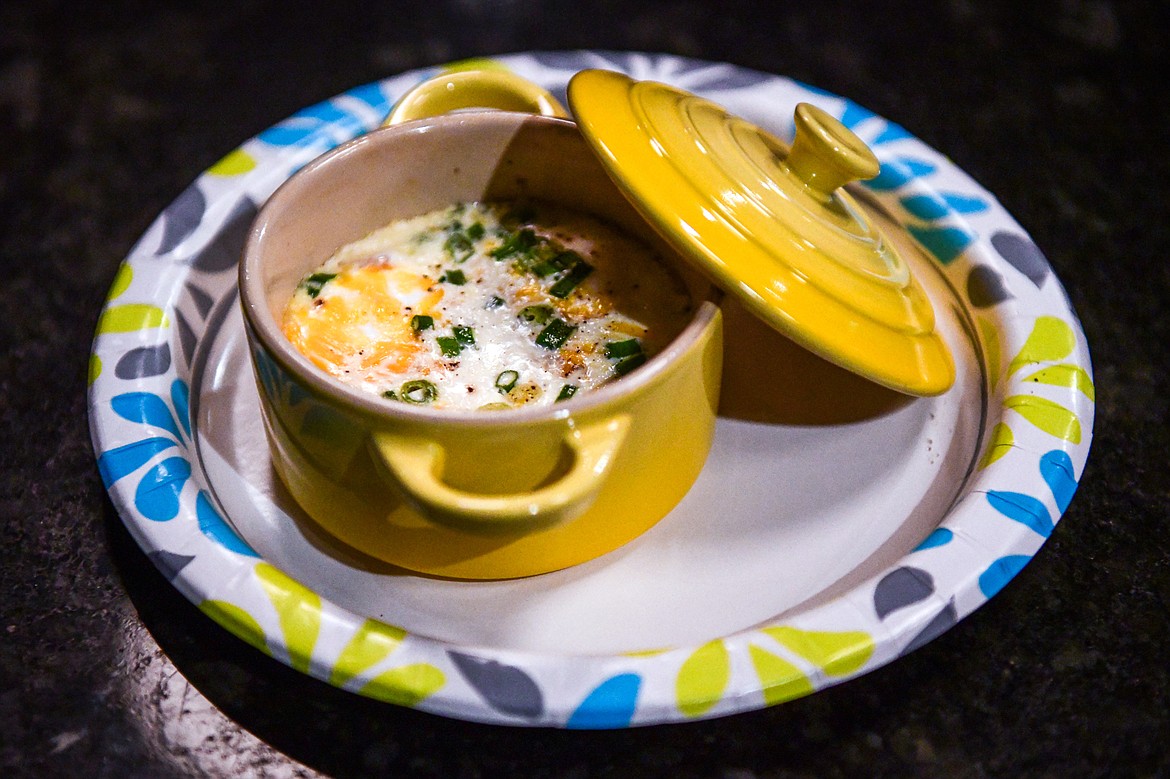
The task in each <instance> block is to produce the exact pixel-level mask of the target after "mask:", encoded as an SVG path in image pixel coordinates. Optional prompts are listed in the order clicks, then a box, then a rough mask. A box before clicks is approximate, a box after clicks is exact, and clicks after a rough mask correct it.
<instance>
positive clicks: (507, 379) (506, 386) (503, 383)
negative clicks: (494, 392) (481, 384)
mask: <svg viewBox="0 0 1170 779" xmlns="http://www.w3.org/2000/svg"><path fill="white" fill-rule="evenodd" d="M518 381H520V374H519V373H518V372H516V371H504V372H503V373H501V374H500V375H499V376H497V377H496V389H498V390H499V391H500V392H502V393H505V394H507V393H508V392H511V391H512V388H513V387H515V386H516V382H518Z"/></svg>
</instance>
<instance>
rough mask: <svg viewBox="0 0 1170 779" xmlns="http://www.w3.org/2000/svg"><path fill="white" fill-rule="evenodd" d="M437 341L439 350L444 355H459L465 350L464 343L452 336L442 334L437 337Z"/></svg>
mask: <svg viewBox="0 0 1170 779" xmlns="http://www.w3.org/2000/svg"><path fill="white" fill-rule="evenodd" d="M435 343H437V344H438V345H439V351H440V352H442V353H443V356H444V357H458V356H459V353H460V352H462V351H463V344H461V343H459V341H458V340H456V339H454V338H451V337H450V336H446V335H441V336H439V337H438V338H436V339H435Z"/></svg>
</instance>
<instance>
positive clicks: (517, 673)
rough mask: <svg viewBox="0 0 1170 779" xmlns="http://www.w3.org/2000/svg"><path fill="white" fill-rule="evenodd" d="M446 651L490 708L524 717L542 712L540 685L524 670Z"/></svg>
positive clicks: (530, 716)
mask: <svg viewBox="0 0 1170 779" xmlns="http://www.w3.org/2000/svg"><path fill="white" fill-rule="evenodd" d="M447 654H448V655H449V656H450V657H451V660H452V661H453V662H454V663H455V667H456V668H458V669H459V672H460V673H461V674H463V678H465V679H466V680H467V683H468V684H470V685H471V686H472V687H473V688H474V689H475V691H476V692H478V693H479V694H480V695H482V696H483V699H484V700H485V701H487V703H488V705H489V706H491V707H492V708H493V709H495V710H497V711H501V712H504V713H505V714H514V715H516V716H518V717H524V718H526V719H534V718H536V717H539V716H540V715H541V714H542V713H544V697H543V696H542V695H541V693H540V688H539V687H537V685H536V682H534V681H533V680H532V677H530V676H529V675H528V674H526V673H525V672H524V671H522V670H520V669H519V668H516V667H514V666H510V665H504V664H503V663H500V662H497V661H495V660H485V659H483V658H480V657H474V656H472V655H466V654H463V653H461V652H448V653H447Z"/></svg>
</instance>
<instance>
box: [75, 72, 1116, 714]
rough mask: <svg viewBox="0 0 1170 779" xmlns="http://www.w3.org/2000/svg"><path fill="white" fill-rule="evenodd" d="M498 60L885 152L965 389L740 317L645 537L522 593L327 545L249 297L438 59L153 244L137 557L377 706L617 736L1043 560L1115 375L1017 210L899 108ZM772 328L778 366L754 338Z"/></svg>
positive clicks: (733, 708) (770, 88) (125, 301)
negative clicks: (300, 220) (899, 379)
mask: <svg viewBox="0 0 1170 779" xmlns="http://www.w3.org/2000/svg"><path fill="white" fill-rule="evenodd" d="M476 64H478V65H480V66H483V65H488V66H491V67H500V68H507V69H511V70H513V71H515V72H517V73H519V74H520V75H523V76H525V77H527V78H529V79H531V80H533V81H536V82H537V83H539V84H541V85H543V86H545V87H547V88H548V89H550V90H552V91H553V92H554V93H555V94H557V95H558V96H561V97H563V95H564V88H565V85H566V83H567V82H568V79H569V77H570V76H571V75H572V74H573V73H575V72H576V71H578V70H580V69H583V68H590V67H602V68H611V69H614V70H618V71H621V72H624V73H627V74H629V75H630V76H632V77H634V78H638V79H653V80H657V81H662V82H665V83H670V84H674V85H677V86H679V87H682V88H684V89H687V90H689V91H692V92H694V93H696V94H699V95H701V96H703V97H706V98H709V99H711V100H713V101H715V102H716V103H719V104H721V105H723V106H725V107H726V108H727V109H728V110H729V111H731V112H733V113H736V114H738V115H741V116H743V117H745V118H747V119H748V120H750V121H752V122H754V123H756V124H759V125H761V126H763V127H765V128H767V129H769V130H771V131H772V132H773V133H775V134H777V135H778V136H780V137H783V138H789V139H791V137H792V133H793V128H792V126H791V121H792V115H793V109H794V107H795V105H796V103H798V102H801V101H807V102H812V103H815V104H816V105H818V106H820V107H822V108H824V109H825V110H827V111H829V112H830V113H832V114H833V115H834V116H836V117H838V118H840V119H841V121H842V122H843V123H844V124H845V125H847V126H848V127H850V128H851V129H853V130H854V132H856V133H857V134H858V135H860V136H861V137H862V138H863V139H864V140H865V141H866V142H867V143H868V144H869V145H870V146H871V147H872V148H873V149H874V151H875V153H876V154H877V156H878V158H879V159H880V160H881V163H882V172H881V174H880V175H879V176H878V177H877V178H876V179H874V180H872V181H870V182H868V183H867V184H866V185H865V187H864V188H863V189H857V190H856V194H857V195H858V196H859V197H862V198H863V199H864V200H866V201H867V202H869V203H870V204H871V205H873V206H874V207H875V209H877V210H879V211H881V212H884V213H885V214H887V216H888V218H889V219H891V220H893V221H895V222H897V223H899V224H901V225H902V226H903V227H904V228H905V231H906V233H907V234H908V235H909V236H912V239H911V238H907V239H906V240H907V242H908V243H910V244H912V247H911V252H912V253H914V254H915V255H916V257H917V259H916V261H917V262H918V263H919V266H918V267H916V269H915V270H916V273H918V274H920V275H921V277H922V278H923V280H924V284H925V286H927V287H928V294H930V295H931V297H932V299H933V301H934V302H935V307H936V310H937V311H939V312H940V327H941V328H942V330H943V332H944V333H945V334H946V335H947V337H948V339H949V340H950V342H951V343H952V345H953V346H955V347H956V349H955V350H956V353H957V359H956V363H957V367H958V374H959V375H958V379H957V381H956V385H955V387H954V388H953V389H952V390H951V391H950V392H948V393H946V394H945V395H942V396H940V397H938V398H922V399H910V398H907V397H904V396H899V395H896V394H894V393H889V392H888V391H886V390H879V389H877V388H876V387H871V386H870V385H868V384H866V383H865V382H863V381H862V380H860V379H857V378H856V377H852V376H851V375H850V374H846V373H845V372H844V371H840V370H839V369H835V368H833V367H831V366H829V365H828V364H827V363H821V362H820V361H819V360H817V359H816V358H813V357H811V355H808V354H807V353H804V352H802V351H801V350H799V349H797V348H795V347H793V346H792V345H791V344H788V343H787V342H784V341H783V339H781V338H780V337H779V336H772V337H771V340H767V338H768V336H767V335H759V334H756V335H751V334H750V330H751V327H752V321H753V320H752V318H751V317H750V316H747V315H745V314H743V313H742V312H738V313H737V312H736V311H735V310H734V308H732V309H730V310H728V311H727V312H726V313H727V316H728V320H729V333H732V334H733V335H732V337H731V338H729V339H728V342H729V345H728V351H727V371H726V372H725V383H726V388H725V393H724V403H723V407H722V408H721V412H720V419H719V422H718V425H717V429H716V436H715V445H714V448H713V450H712V454H711V458H710V460H709V462H708V464H707V467H706V468H705V469H704V471H703V473H702V475H701V476H700V478H699V481H698V482H697V483H696V485H695V487H694V488H693V489H692V490H691V492H690V493H689V494H688V495H687V497H686V498H685V499H684V500H683V502H682V503H681V504H680V505H679V506H678V507H677V508H676V509H675V511H674V512H672V513H671V514H670V515H669V516H667V517H666V518H665V519H664V520H663V521H662V522H660V523H659V524H658V525H657V526H655V527H654V528H653V529H652V530H651V531H650V532H648V533H646V534H645V535H644V536H642V537H640V538H639V539H637V540H635V541H634V542H632V543H630V544H628V545H626V546H625V547H623V548H621V549H619V550H617V551H615V552H613V553H611V554H609V555H606V556H604V557H602V558H599V559H597V560H594V561H592V562H590V563H587V564H585V565H581V566H577V567H575V568H571V569H568V570H566V571H561V572H558V573H554V574H546V575H543V576H537V577H531V578H528V579H520V580H511V581H497V582H457V581H446V580H439V579H431V578H426V577H421V576H416V575H412V574H409V573H406V572H402V571H398V570H394V569H391V568H389V567H387V566H385V565H383V564H381V563H378V562H377V561H373V560H370V559H367V558H363V557H362V556H361V555H360V554H358V553H356V552H354V551H352V550H349V549H346V548H344V547H342V546H341V545H339V544H337V543H336V542H334V541H332V540H331V539H329V538H327V537H325V536H324V535H323V534H321V533H320V532H318V531H316V530H315V529H314V527H313V526H312V524H311V523H309V522H308V521H306V520H305V519H304V518H303V517H302V516H301V515H300V513H299V512H298V510H297V509H296V507H295V505H294V504H292V502H291V501H290V500H289V498H288V496H287V495H286V494H285V493H284V492H283V491H282V489H281V488H280V486H279V484H278V482H277V481H276V479H275V477H274V476H273V473H272V471H271V468H270V466H269V464H268V460H267V450H266V448H265V443H264V439H263V433H262V431H261V427H260V423H259V420H258V416H257V406H256V404H257V402H258V401H257V398H256V390H255V387H254V382H253V378H252V375H251V371H250V368H249V367H248V363H247V360H246V350H245V348H244V344H243V333H242V324H241V317H240V314H239V308H238V300H237V290H236V262H237V258H238V256H239V252H240V249H241V247H242V245H243V242H244V237H245V234H246V232H247V229H248V226H249V224H250V222H251V220H252V218H253V216H254V215H255V213H256V211H257V207H258V205H259V204H260V203H262V202H263V201H264V199H265V198H267V197H268V195H270V194H271V193H272V191H273V190H274V189H275V188H276V187H277V186H279V185H280V183H281V182H283V181H284V180H285V179H286V178H288V176H290V175H291V174H292V173H293V172H294V171H296V170H297V169H298V168H300V167H301V166H303V165H304V164H305V163H306V162H308V161H309V160H310V159H312V158H313V157H315V156H317V155H318V154H320V153H322V152H324V151H326V150H328V149H330V148H332V147H334V146H336V145H337V144H339V143H342V142H344V141H346V140H348V139H350V138H352V137H354V136H356V135H358V134H360V133H362V132H364V131H366V130H369V129H372V128H374V127H376V126H377V125H378V124H379V123H380V122H381V120H382V119H383V117H384V116H385V115H386V114H387V112H388V111H389V108H390V106H391V105H392V104H393V103H394V101H395V100H396V99H397V98H398V96H399V95H401V94H402V93H403V92H405V91H406V89H408V88H409V87H410V86H412V85H413V84H415V83H417V82H419V81H421V80H422V79H424V78H427V77H429V76H432V75H434V74H435V73H437V72H438V71H439V70H440V69H438V68H431V69H425V70H418V71H413V72H409V73H405V74H402V75H399V76H396V77H394V78H390V79H387V80H385V81H382V82H379V83H375V84H369V85H366V86H362V87H359V88H356V89H353V90H351V91H349V92H346V93H345V94H342V95H339V96H337V97H335V98H333V99H331V100H328V101H326V102H324V103H321V104H319V105H316V106H313V107H311V108H307V109H305V110H303V111H301V112H299V113H297V114H296V115H294V116H292V117H291V118H289V119H287V120H285V121H283V122H281V123H279V124H277V125H276V126H274V127H273V128H271V129H269V130H266V131H264V132H263V133H261V134H260V135H258V136H257V137H255V138H253V139H251V140H249V141H247V142H245V143H244V144H243V145H242V146H241V147H240V148H238V149H236V150H235V151H232V152H231V153H229V154H228V155H227V156H226V157H224V158H223V159H222V160H220V161H219V162H218V163H216V164H215V165H214V166H212V168H211V169H209V170H208V171H207V172H206V173H205V174H204V175H202V176H200V177H199V178H198V179H197V180H196V181H195V182H194V183H193V184H192V185H191V186H190V187H189V188H188V189H187V190H186V191H184V192H183V193H182V194H181V195H179V197H178V199H177V200H176V201H175V202H174V203H173V204H171V205H170V206H169V207H168V208H167V209H166V210H165V211H164V212H163V213H162V214H161V216H160V217H159V219H158V220H157V221H156V222H155V223H154V224H153V225H152V226H151V228H150V229H149V230H148V231H147V232H146V234H145V235H144V236H143V237H142V239H141V240H140V241H139V242H138V243H137V245H136V246H135V247H134V248H133V250H132V251H131V252H130V255H129V256H128V257H127V259H126V261H125V262H124V263H123V264H122V266H121V268H120V269H119V271H118V275H117V277H116V279H115V281H114V284H113V287H112V289H111V291H110V296H109V301H108V302H107V304H106V308H105V310H104V312H103V314H102V316H101V319H100V321H99V324H98V329H97V335H96V338H95V341H94V347H93V355H92V358H91V370H90V399H89V406H90V423H91V430H92V435H93V442H94V448H95V450H96V452H97V455H98V467H99V470H100V471H101V475H102V478H103V480H104V482H105V484H106V486H107V488H108V490H109V493H110V497H111V499H112V501H113V503H114V505H115V506H116V508H117V510H118V511H119V513H120V515H121V516H122V519H123V521H124V522H125V524H126V526H127V527H128V528H129V530H130V532H131V533H132V535H133V536H134V537H135V539H136V540H137V542H138V543H139V544H140V545H141V546H142V548H143V549H144V550H145V551H146V553H147V554H148V555H149V556H150V558H151V559H152V560H153V561H154V562H155V564H156V565H157V566H158V567H159V569H160V570H161V571H162V572H163V573H164V574H165V575H166V576H167V578H168V579H169V580H170V581H171V582H172V583H173V584H174V586H175V587H176V588H178V589H179V590H180V591H181V592H182V593H183V594H184V595H185V596H186V597H187V598H189V599H190V600H191V601H192V602H194V603H195V604H196V605H198V607H199V608H200V609H201V610H202V611H203V612H204V613H206V614H207V615H208V616H209V617H211V618H212V619H214V620H215V621H216V622H218V623H219V624H221V625H223V626H224V627H225V628H227V629H228V630H229V631H231V632H232V633H234V634H236V635H237V636H239V637H240V638H242V639H243V640H245V641H247V642H248V643H250V644H252V645H253V646H255V647H256V648H257V649H258V650H260V651H262V652H265V653H267V654H269V655H271V656H273V657H275V658H277V659H278V660H280V661H282V662H284V663H287V664H288V665H290V666H292V667H293V668H296V669H298V670H300V671H303V672H305V673H308V674H311V675H313V676H314V677H317V678H319V679H322V680H324V681H326V682H328V683H329V684H332V685H335V686H338V687H341V688H343V689H346V690H350V691H352V692H354V693H358V694H361V695H365V696H369V697H372V698H376V699H380V700H384V701H389V702H392V703H395V704H400V705H405V706H412V707H416V708H418V709H421V710H425V711H429V712H433V713H436V714H441V715H445V716H451V717H457V718H463V719H468V720H476V721H484V722H494V723H501V724H512V725H526V726H546V727H569V728H621V727H633V726H639V725H648V724H657V723H666V722H680V721H687V720H694V719H700V718H705V717H716V716H722V715H727V714H731V713H735V712H741V711H747V710H752V709H758V708H761V707H764V706H769V705H774V704H777V703H781V702H783V701H786V700H789V699H792V698H795V697H799V696H801V695H805V694H808V693H812V692H815V691H816V690H818V689H821V688H824V687H827V686H830V685H833V684H837V683H839V682H842V681H844V680H847V679H849V678H851V677H854V676H858V675H860V674H864V673H866V672H868V671H871V670H873V669H875V668H877V667H879V666H882V665H884V664H886V663H889V662H890V661H892V660H894V659H896V658H898V657H900V656H902V655H905V654H907V653H909V652H911V651H912V650H914V649H915V648H917V647H919V646H922V645H923V644H925V643H927V642H929V641H930V640H932V639H933V638H935V637H937V636H938V635H939V634H941V633H942V632H944V631H945V630H947V629H948V628H949V627H950V626H952V625H954V624H955V623H956V622H957V621H958V620H959V619H961V618H962V617H964V616H965V615H967V614H970V613H971V612H972V611H974V610H975V609H976V608H978V607H979V606H980V605H982V604H983V603H984V602H986V601H987V599H988V598H991V597H992V596H994V595H995V594H996V593H997V592H998V591H999V590H1000V589H1001V588H1002V587H1003V586H1004V585H1005V584H1006V583H1007V582H1008V581H1009V580H1010V579H1011V578H1012V577H1013V576H1014V575H1015V574H1016V573H1017V572H1018V571H1019V570H1020V569H1021V568H1022V567H1023V566H1024V565H1025V564H1026V563H1027V562H1028V560H1029V559H1030V558H1031V557H1032V555H1034V554H1035V553H1036V551H1037V550H1038V549H1039V547H1040V546H1041V544H1043V542H1044V540H1045V539H1046V538H1047V537H1048V535H1049V534H1050V533H1051V532H1052V530H1053V528H1054V526H1055V524H1056V522H1057V521H1058V520H1059V518H1060V516H1061V514H1062V513H1063V512H1064V510H1065V509H1066V507H1067V506H1068V503H1069V501H1070V500H1071V498H1072V495H1073V493H1074V491H1075V490H1076V486H1077V481H1078V479H1079V478H1080V475H1081V473H1082V470H1083V467H1084V463H1085V458H1086V457H1087V455H1088V450H1089V444H1090V440H1091V431H1092V425H1093V393H1094V389H1093V381H1092V377H1091V368H1090V363H1089V355H1088V349H1087V346H1086V344H1085V340H1084V335H1083V333H1082V331H1081V328H1080V325H1079V323H1078V322H1077V319H1076V316H1075V314H1074V313H1073V312H1072V310H1071V309H1070V306H1069V303H1068V300H1067V298H1066V296H1065V294H1064V291H1063V289H1062V288H1061V286H1060V283H1059V282H1058V280H1057V279H1056V278H1055V276H1054V275H1053V273H1052V270H1051V268H1050V267H1049V264H1048V263H1047V261H1046V260H1045V258H1044V256H1043V255H1042V253H1041V252H1040V250H1039V249H1037V247H1036V246H1035V245H1034V243H1033V242H1032V241H1031V240H1030V239H1029V237H1028V236H1027V234H1026V233H1025V232H1024V231H1023V230H1022V229H1021V228H1020V226H1019V225H1018V224H1016V222H1015V221H1014V220H1013V219H1012V218H1011V217H1010V216H1009V215H1008V214H1007V213H1005V212H1004V210H1003V209H1002V207H1001V206H1000V205H999V204H998V203H997V202H996V201H995V199H994V198H993V197H992V196H991V195H989V194H988V193H987V192H985V191H984V190H983V189H982V188H980V186H979V185H978V184H977V183H975V182H974V181H972V180H971V179H970V178H969V177H968V176H966V175H965V174H964V173H962V171H960V170H958V169H956V167H955V166H954V165H953V164H952V163H951V162H949V161H948V160H947V158H946V157H944V156H943V155H941V154H939V153H938V152H936V151H934V150H932V149H930V148H929V147H927V146H925V145H924V144H923V143H921V142H920V141H918V140H917V139H915V138H914V137H912V136H911V135H910V134H909V133H907V132H906V131H905V130H904V129H903V128H901V127H899V126H898V125H896V124H893V123H891V122H889V121H887V120H885V119H883V118H881V117H879V116H876V115H874V114H873V113H871V112H869V111H867V110H865V109H864V108H862V107H860V106H858V105H857V104H855V103H852V102H850V101H849V100H846V99H843V98H841V97H837V96H835V95H832V94H828V93H826V92H823V91H821V90H817V89H814V88H812V87H809V86H807V85H804V84H800V83H797V82H795V81H792V80H790V79H787V78H784V77H781V76H776V75H769V74H765V73H760V72H755V71H750V70H745V69H742V68H738V67H735V66H732V65H727V64H720V63H713V62H704V61H698V60H693V59H685V58H680V57H674V56H666V55H648V54H636V53H633V54H632V53H614V52H569V53H565V52H560V53H540V52H535V53H525V54H516V55H509V56H504V57H499V58H497V59H494V60H491V61H490V62H486V63H485V62H478V63H476ZM466 65H467V63H459V64H458V65H456V66H453V67H464V66H466ZM737 332H739V333H743V334H744V337H743V338H737V337H735V335H734V334H735V333H737ZM749 335H750V336H751V337H749ZM756 337H760V338H764V339H765V340H766V344H767V349H768V351H767V352H766V354H767V355H768V358H769V359H768V360H767V361H761V360H759V359H752V358H751V356H750V355H746V354H744V353H743V352H742V350H741V351H737V349H740V348H741V347H739V346H737V345H738V344H742V343H749V342H753V341H752V338H756Z"/></svg>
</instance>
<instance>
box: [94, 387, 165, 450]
mask: <svg viewBox="0 0 1170 779" xmlns="http://www.w3.org/2000/svg"><path fill="white" fill-rule="evenodd" d="M110 407H111V408H113V409H114V413H115V414H117V415H118V416H120V417H122V419H127V420H129V421H131V422H138V423H140V424H143V425H151V426H153V427H158V428H162V429H163V430H166V431H167V432H168V433H170V434H171V435H173V436H174V437H175V440H176V441H177V440H179V428H178V427H176V426H175V420H174V418H173V417H172V416H171V410H170V409H169V408H167V404H166V403H165V402H163V399H162V398H160V397H159V396H158V395H152V394H151V393H149V392H127V393H125V394H123V395H117V396H115V397H114V398H112V399H111V400H110Z"/></svg>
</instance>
